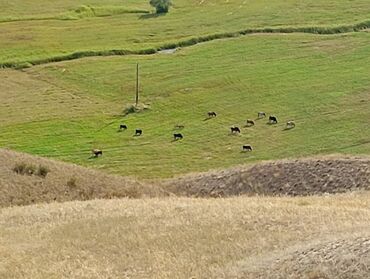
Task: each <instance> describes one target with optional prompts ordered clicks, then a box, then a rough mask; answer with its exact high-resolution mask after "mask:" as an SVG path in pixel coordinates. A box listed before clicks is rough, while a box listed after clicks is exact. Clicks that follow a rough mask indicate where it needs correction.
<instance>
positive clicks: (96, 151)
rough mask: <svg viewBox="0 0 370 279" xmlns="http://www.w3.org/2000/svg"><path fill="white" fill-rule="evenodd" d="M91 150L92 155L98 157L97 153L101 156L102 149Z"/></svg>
mask: <svg viewBox="0 0 370 279" xmlns="http://www.w3.org/2000/svg"><path fill="white" fill-rule="evenodd" d="M91 152H92V154H93V155H94V157H99V155H100V156H103V151H102V150H100V149H93V150H92V151H91Z"/></svg>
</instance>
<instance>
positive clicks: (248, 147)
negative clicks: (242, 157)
mask: <svg viewBox="0 0 370 279" xmlns="http://www.w3.org/2000/svg"><path fill="white" fill-rule="evenodd" d="M252 150H253V148H252V146H250V145H243V151H252Z"/></svg>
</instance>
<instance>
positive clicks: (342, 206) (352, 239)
mask: <svg viewBox="0 0 370 279" xmlns="http://www.w3.org/2000/svg"><path fill="white" fill-rule="evenodd" d="M369 194H370V192H363V193H357V194H345V195H336V196H326V197H305V198H277V197H274V198H256V197H254V198H251V197H237V198H228V199H189V198H181V199H173V198H165V199H137V200H134V199H132V200H128V199H122V200H109V201H103V200H99V201H84V202H67V203H63V204H58V203H55V204H48V205H34V206H28V207H14V208H3V209H0V277H1V278H140V279H142V278H161V279H165V278H187V279H188V278H284V279H285V278H307V279H308V278H309V279H313V278H367V277H366V276H367V275H368V274H369V271H370V270H369V265H368V263H369V261H370V250H369V248H370V246H369V241H370V231H369V222H370V195H369ZM346 272H348V273H346Z"/></svg>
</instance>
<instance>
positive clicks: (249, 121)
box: [247, 119, 254, 127]
mask: <svg viewBox="0 0 370 279" xmlns="http://www.w3.org/2000/svg"><path fill="white" fill-rule="evenodd" d="M251 126H254V121H253V120H251V119H248V120H247V127H251Z"/></svg>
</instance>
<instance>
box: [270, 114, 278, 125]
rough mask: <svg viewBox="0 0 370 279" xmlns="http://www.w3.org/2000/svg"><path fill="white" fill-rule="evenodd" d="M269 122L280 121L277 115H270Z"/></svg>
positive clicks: (275, 122)
mask: <svg viewBox="0 0 370 279" xmlns="http://www.w3.org/2000/svg"><path fill="white" fill-rule="evenodd" d="M269 123H270V124H277V123H278V121H277V118H276V116H273V115H270V117H269Z"/></svg>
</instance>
